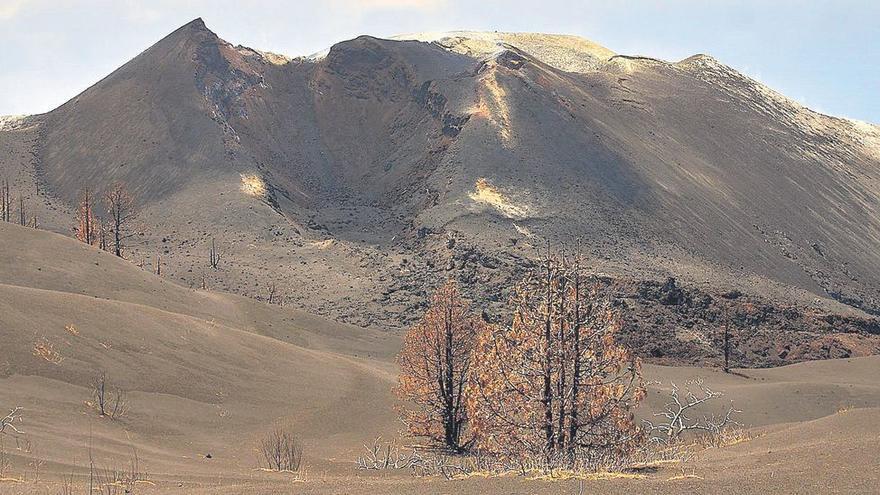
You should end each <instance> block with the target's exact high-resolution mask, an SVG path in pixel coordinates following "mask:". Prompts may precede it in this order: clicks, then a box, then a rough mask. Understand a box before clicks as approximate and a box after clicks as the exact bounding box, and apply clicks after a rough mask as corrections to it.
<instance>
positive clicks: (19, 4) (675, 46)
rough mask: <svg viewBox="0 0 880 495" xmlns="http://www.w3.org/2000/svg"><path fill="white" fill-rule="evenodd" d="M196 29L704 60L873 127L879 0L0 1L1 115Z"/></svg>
mask: <svg viewBox="0 0 880 495" xmlns="http://www.w3.org/2000/svg"><path fill="white" fill-rule="evenodd" d="M196 17H201V18H203V19H204V21H205V23H206V24H207V26H208V27H209V28H210V29H211V30H213V31H214V32H215V33H217V34H218V35H219V36H220V37H221V38H223V39H225V40H227V41H229V42H231V43H233V44H242V45H245V46H250V47H252V48H256V49H261V50H268V51H274V52H278V53H282V54H284V55H288V56H297V55H308V54H311V53H314V52H318V51H321V50H323V49H325V48H328V47H329V46H331V45H332V44H334V43H336V42H339V41H343V40H346V39H351V38H354V37H356V36H358V35H361V34H370V35H373V36H379V37H383V36H393V35H396V34H402V33H413V32H423V31H448V30H480V31H529V32H544V33H563V34H574V35H578V36H582V37H584V38H587V39H590V40H592V41H594V42H596V43H599V44H601V45H604V46H606V47H608V48H610V49H611V50H613V51H615V52H617V53H622V54H630V55H635V54H638V55H645V56H651V57H656V58H662V59H665V60H670V61H675V60H680V59H683V58H686V57H688V56H690V55H693V54H695V53H707V54H709V55H712V56H714V57H715V58H717V59H719V60H720V61H721V62H723V63H725V64H727V65H730V66H732V67H734V68H735V69H737V70H739V71H740V72H743V73H745V74H747V75H748V76H750V77H753V78H755V79H757V80H759V81H761V82H763V83H764V84H767V85H768V86H770V87H771V88H773V89H776V90H778V91H780V92H782V93H783V94H785V95H787V96H789V97H790V98H793V99H795V100H797V101H799V102H800V103H802V104H804V105H806V106H808V107H810V108H812V109H814V110H817V111H819V112H822V113H826V114H830V115H836V116H841V117H848V118H854V119H859V120H865V121H868V122H872V123H875V124H880V1H878V0H829V1H824V0H813V1H807V0H754V1H752V0H740V1H735V0H641V1H639V0H629V1H624V0H606V1H591V0H584V1H580V2H575V1H566V0H505V1H496V0H482V1H461V0H361V1H357V0H302V1H296V0H293V1H291V0H238V1H232V0H153V1H137V0H0V115H14V114H34V113H42V112H46V111H48V110H51V109H53V108H55V107H57V106H58V105H60V104H62V103H63V102H65V101H67V100H68V99H70V98H72V97H74V96H75V95H76V94H78V93H79V92H81V91H82V90H84V89H86V88H87V87H88V86H90V85H91V84H94V83H95V82H97V81H98V80H99V79H101V78H102V77H104V76H105V75H107V74H109V73H110V72H111V71H113V70H114V69H116V68H117V67H119V66H120V65H122V64H124V63H125V62H126V61H128V60H130V59H131V58H132V57H134V56H136V55H137V54H138V53H140V52H141V51H143V50H144V49H146V48H148V47H149V46H150V45H152V44H153V43H155V42H156V41H158V40H159V39H160V38H162V37H163V36H165V35H166V34H168V33H170V32H171V31H173V30H174V29H176V28H178V27H179V26H181V25H183V24H186V23H187V22H189V21H191V20H192V19H194V18H196Z"/></svg>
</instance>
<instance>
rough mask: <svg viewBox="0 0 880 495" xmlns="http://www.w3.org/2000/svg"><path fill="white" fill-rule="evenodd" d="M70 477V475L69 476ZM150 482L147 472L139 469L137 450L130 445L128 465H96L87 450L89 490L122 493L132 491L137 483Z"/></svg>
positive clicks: (118, 494)
mask: <svg viewBox="0 0 880 495" xmlns="http://www.w3.org/2000/svg"><path fill="white" fill-rule="evenodd" d="M71 479H72V476H71ZM139 483H143V484H152V482H151V481H149V479H148V477H147V473H146V472H144V471H143V470H142V469H141V465H140V458H139V457H138V453H137V450H136V449H135V448H134V447H132V448H131V454H130V455H129V457H128V465H127V466H125V467H120V466H119V465H118V464H113V465H111V466H104V467H100V466H98V465H96V463H95V461H94V459H93V458H92V454H91V449H90V450H89V491H90V492H91V493H99V494H101V495H122V494H131V493H134V489H135V487H136V486H137V485H138V484H139Z"/></svg>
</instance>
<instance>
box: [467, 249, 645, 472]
mask: <svg viewBox="0 0 880 495" xmlns="http://www.w3.org/2000/svg"><path fill="white" fill-rule="evenodd" d="M548 251H549V250H548ZM581 265H582V263H581V260H580V255H579V253H578V254H576V255H575V256H569V257H566V256H565V255H554V254H551V253H549V252H548V254H547V256H546V258H545V259H544V260H543V262H542V264H541V266H540V268H536V269H535V270H533V271H532V272H531V273H530V274H529V275H527V276H526V277H525V278H524V280H522V281H521V282H520V283H519V284H518V285H517V286H516V288H515V290H514V294H513V296H512V297H511V311H512V313H513V315H512V322H511V324H510V326H509V327H507V328H493V329H489V330H487V331H485V332H483V333H482V334H481V335H480V337H479V339H478V342H477V344H476V348H475V351H474V356H473V357H472V361H473V362H474V370H473V372H472V380H471V383H470V386H469V387H468V392H467V394H468V399H469V401H468V415H469V419H470V422H471V427H472V430H473V432H474V435H475V437H476V442H477V448H478V449H480V450H483V451H485V452H488V453H492V454H496V455H500V456H502V457H507V458H510V459H515V460H524V459H531V460H535V461H539V462H543V463H546V464H545V465H549V466H559V465H564V466H569V467H578V466H586V465H587V464H589V463H591V462H595V460H596V459H598V458H599V457H600V456H604V455H607V454H611V453H613V454H620V453H622V452H623V451H625V450H628V449H629V448H631V447H632V446H634V445H635V444H636V441H637V439H638V438H639V435H640V432H639V428H638V426H637V424H636V422H635V420H634V418H633V414H632V412H631V410H632V408H633V407H634V406H635V405H636V404H637V403H638V402H639V401H641V399H642V398H643V397H644V388H643V386H642V380H641V372H640V365H639V362H638V360H637V359H635V358H634V357H633V356H632V355H631V354H630V352H629V351H628V350H627V349H626V348H624V347H622V346H620V345H618V344H617V343H616V342H615V338H614V337H615V333H616V332H617V331H618V330H619V328H620V326H621V322H620V319H619V316H618V314H617V312H616V311H615V309H614V308H613V305H612V302H611V298H610V297H609V296H608V295H607V294H605V293H604V289H603V287H602V286H601V285H599V284H598V283H597V282H596V281H595V280H593V281H591V280H590V279H589V278H588V277H587V276H585V275H584V273H583V270H582V266H581Z"/></svg>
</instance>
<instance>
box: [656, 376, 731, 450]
mask: <svg viewBox="0 0 880 495" xmlns="http://www.w3.org/2000/svg"><path fill="white" fill-rule="evenodd" d="M723 396H724V394H722V393H721V392H716V391H714V390H712V389H711V388H709V387H708V386H707V385H706V384H704V383H703V379H702V378H698V379H696V380H692V381H689V382H687V383H686V384H685V389H684V396H682V394H681V391H680V389H679V388H678V385H676V384H675V383H673V384H672V390H671V391H670V393H669V399H670V400H669V402H667V403H666V405H665V406H664V410H663V411H660V412H657V413H654V417H657V418H661V419H660V420H659V421H657V422H654V421H650V420H644V424H645V427H646V430H647V431H648V432H649V433H650V434H651V435H652V437H653V438H654V439H655V440H658V441H669V440H672V439H674V438H677V437H679V436H680V435H681V434H682V433H684V432H686V431H704V432H708V433H712V434H716V433H718V432H720V431H721V430H723V429H724V428H725V427H726V426H728V425H739V423H737V422H736V421H735V420H734V419H733V415H734V414H736V413H740V412H742V411H738V410H736V409H734V407H733V405H732V404H731V405H730V406H729V407H728V408H727V410H726V411H725V412H724V413H723V414H721V415H717V414H713V415H704V416H703V417H702V418H692V417H691V416H690V414H691V413H692V412H693V410H694V409H695V408H697V407H698V406H700V405H702V404H705V403H707V402H710V401H713V400H715V399H718V398H720V397H723Z"/></svg>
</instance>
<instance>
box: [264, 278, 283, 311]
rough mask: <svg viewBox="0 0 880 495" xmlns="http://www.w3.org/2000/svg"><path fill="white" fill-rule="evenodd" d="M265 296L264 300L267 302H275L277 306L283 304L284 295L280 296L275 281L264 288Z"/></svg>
mask: <svg viewBox="0 0 880 495" xmlns="http://www.w3.org/2000/svg"><path fill="white" fill-rule="evenodd" d="M266 292H267V296H266V301H267V302H268V303H269V304H277V305H278V306H284V296H282V295H281V294H280V293H279V292H278V286H277V285H275V282H272V283H271V284H269V287H268V288H267V289H266Z"/></svg>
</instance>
